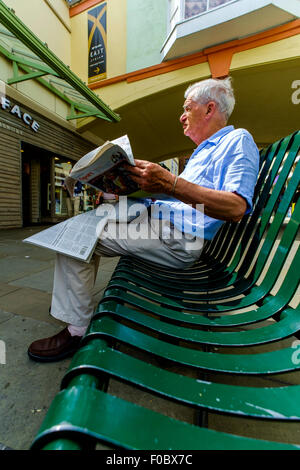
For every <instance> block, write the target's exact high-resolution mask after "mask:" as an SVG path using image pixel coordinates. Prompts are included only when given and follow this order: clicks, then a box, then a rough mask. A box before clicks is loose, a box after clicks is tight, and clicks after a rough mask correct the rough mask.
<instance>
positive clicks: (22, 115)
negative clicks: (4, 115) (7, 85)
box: [0, 96, 40, 132]
mask: <svg viewBox="0 0 300 470" xmlns="http://www.w3.org/2000/svg"><path fill="white" fill-rule="evenodd" d="M0 103H1V108H2V109H3V110H4V111H9V112H10V114H12V115H14V116H17V117H18V118H19V119H22V120H23V121H24V123H25V124H26V125H27V126H29V127H30V128H31V129H32V130H33V131H34V132H37V131H38V130H39V127H40V125H39V124H38V122H36V121H35V120H34V119H33V118H32V117H31V116H30V114H28V113H26V112H22V111H21V109H20V106H18V105H17V104H15V105H12V104H11V102H10V100H9V99H8V98H6V97H5V96H2V97H1V101H0Z"/></svg>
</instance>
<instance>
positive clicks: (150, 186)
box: [126, 160, 175, 194]
mask: <svg viewBox="0 0 300 470" xmlns="http://www.w3.org/2000/svg"><path fill="white" fill-rule="evenodd" d="M135 164H136V166H131V165H126V171H128V173H129V175H130V178H131V179H132V181H135V182H136V183H137V184H138V185H139V187H140V189H142V190H143V191H147V192H150V193H153V194H155V193H156V194H159V193H164V194H171V192H172V187H173V183H174V179H175V176H174V175H173V174H172V173H170V172H169V171H168V170H166V169H165V168H162V167H161V166H160V165H158V164H157V163H152V162H148V161H146V160H135Z"/></svg>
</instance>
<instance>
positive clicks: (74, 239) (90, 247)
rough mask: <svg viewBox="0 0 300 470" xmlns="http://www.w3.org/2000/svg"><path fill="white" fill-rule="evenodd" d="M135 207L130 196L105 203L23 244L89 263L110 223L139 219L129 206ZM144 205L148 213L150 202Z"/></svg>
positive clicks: (38, 234)
mask: <svg viewBox="0 0 300 470" xmlns="http://www.w3.org/2000/svg"><path fill="white" fill-rule="evenodd" d="M134 204H137V199H134V198H133V199H130V198H127V197H124V198H122V199H121V201H120V202H118V203H116V204H103V205H102V206H100V207H101V210H99V208H98V209H94V210H91V211H88V212H84V213H83V214H79V215H77V216H75V217H72V218H71V219H68V220H65V221H63V222H60V223H58V224H56V225H53V226H52V227H49V228H47V229H45V230H43V231H41V232H39V233H36V234H35V235H32V236H30V237H28V238H25V239H24V240H23V242H25V243H31V244H33V245H37V246H41V247H44V248H47V249H49V250H53V251H56V252H57V253H62V254H64V255H66V256H70V257H71V258H75V259H77V260H80V261H84V262H86V263H88V262H89V261H90V259H91V257H92V255H93V253H94V249H95V247H96V245H97V242H98V239H99V238H100V237H101V233H102V231H103V229H104V227H105V225H106V224H107V222H108V221H115V222H119V221H122V222H130V221H132V220H134V219H135V218H136V217H138V214H137V213H135V212H132V213H130V207H132V206H133V205H134ZM143 205H144V207H145V210H146V208H147V202H146V201H145V204H144V203H143ZM140 207H141V206H140V204H139V208H140Z"/></svg>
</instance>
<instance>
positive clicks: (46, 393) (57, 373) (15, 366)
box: [0, 311, 70, 450]
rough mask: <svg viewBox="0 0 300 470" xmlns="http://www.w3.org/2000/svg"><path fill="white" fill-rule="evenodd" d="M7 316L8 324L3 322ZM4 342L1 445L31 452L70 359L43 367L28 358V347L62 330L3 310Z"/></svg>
mask: <svg viewBox="0 0 300 470" xmlns="http://www.w3.org/2000/svg"><path fill="white" fill-rule="evenodd" d="M3 316H4V317H5V318H6V320H5V321H1V319H3ZM0 324H1V340H2V341H4V342H5V346H6V354H5V355H6V361H5V364H0V372H1V373H0V395H1V400H0V416H1V420H0V442H1V444H2V446H4V447H9V448H11V449H14V450H28V449H29V447H30V445H31V443H32V441H33V439H34V437H35V435H36V433H37V432H38V429H39V427H40V426H41V423H42V421H43V419H44V417H45V415H46V412H47V410H48V408H49V405H50V403H51V401H52V399H53V398H54V396H55V395H56V394H57V392H58V391H59V388H60V382H61V379H62V377H63V375H64V373H65V372H66V370H67V368H68V366H69V363H70V359H65V360H63V361H60V362H59V363H53V364H51V363H50V364H40V363H36V362H33V361H31V360H30V359H29V357H28V355H27V348H28V345H29V344H30V343H31V342H32V341H34V340H35V339H37V338H41V337H46V336H51V335H53V334H55V333H57V332H58V331H59V330H60V329H61V327H60V326H58V325H51V324H49V323H48V322H41V321H37V320H34V319H31V318H25V317H22V316H21V315H10V317H9V318H7V316H6V314H5V312H2V311H0Z"/></svg>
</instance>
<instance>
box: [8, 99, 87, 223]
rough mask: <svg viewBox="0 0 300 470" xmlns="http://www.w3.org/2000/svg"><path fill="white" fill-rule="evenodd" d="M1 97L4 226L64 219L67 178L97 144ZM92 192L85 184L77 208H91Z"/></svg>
mask: <svg viewBox="0 0 300 470" xmlns="http://www.w3.org/2000/svg"><path fill="white" fill-rule="evenodd" d="M0 103H1V104H0V183H1V184H0V227H1V228H12V227H24V226H29V225H34V224H45V223H55V222H58V221H60V220H63V219H65V218H66V217H68V216H69V215H71V214H70V212H69V211H68V207H69V206H70V204H68V193H67V191H66V190H65V189H64V186H63V182H64V179H65V177H66V176H67V175H68V174H69V172H70V170H71V168H72V166H73V165H74V163H75V162H76V161H77V160H78V159H79V158H80V157H81V156H83V155H84V154H85V153H87V152H88V151H90V150H91V149H92V148H93V147H94V146H93V144H91V143H90V142H88V141H86V140H84V139H82V138H81V137H80V136H79V135H77V134H76V133H75V132H74V133H73V132H71V131H69V130H68V129H66V128H64V127H63V126H59V125H58V124H57V123H55V122H53V121H51V120H50V119H47V118H45V116H42V115H38V114H37V113H36V112H34V111H32V110H31V109H29V108H28V107H24V106H22V105H21V104H19V103H17V102H16V101H14V100H13V99H11V98H9V97H7V96H6V97H5V98H4V97H1V101H0ZM24 116H25V119H24ZM93 196H94V195H93V194H91V190H90V189H88V188H85V187H82V188H81V191H80V192H79V193H78V195H77V197H78V209H79V212H83V211H86V210H89V209H91V208H93Z"/></svg>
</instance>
